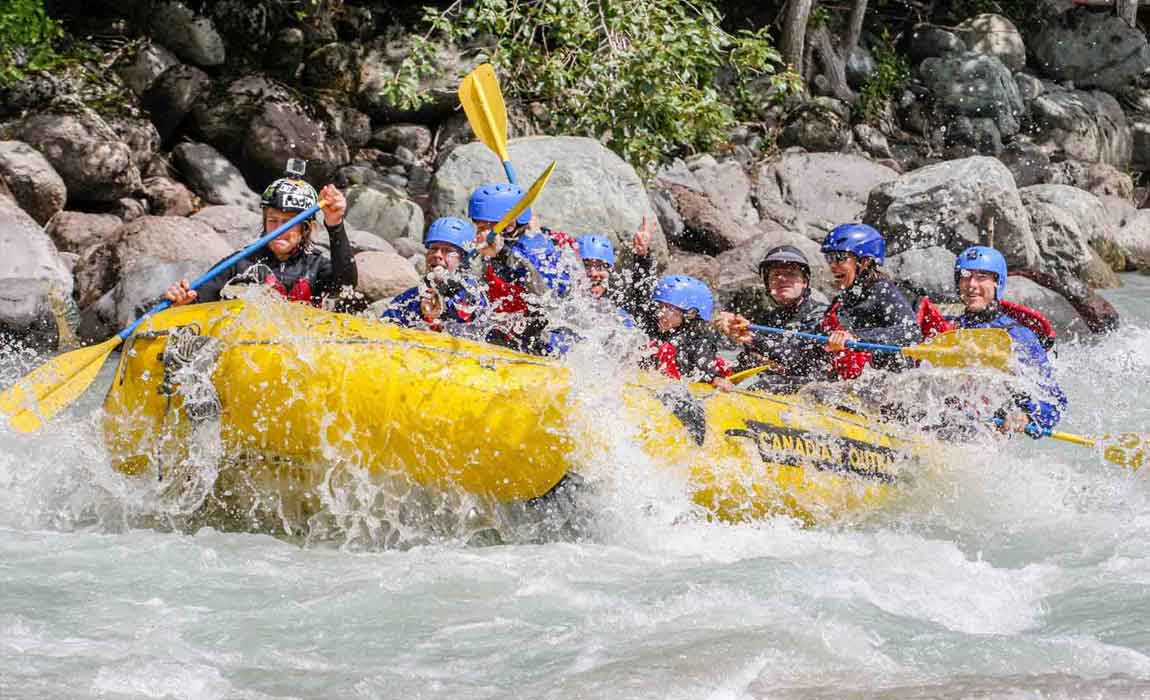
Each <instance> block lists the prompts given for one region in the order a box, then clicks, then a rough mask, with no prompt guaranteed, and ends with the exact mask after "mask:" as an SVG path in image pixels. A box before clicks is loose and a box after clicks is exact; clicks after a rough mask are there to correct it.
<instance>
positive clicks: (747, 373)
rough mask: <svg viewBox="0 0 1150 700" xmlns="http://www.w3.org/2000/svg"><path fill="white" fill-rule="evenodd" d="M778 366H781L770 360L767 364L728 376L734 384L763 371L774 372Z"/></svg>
mask: <svg viewBox="0 0 1150 700" xmlns="http://www.w3.org/2000/svg"><path fill="white" fill-rule="evenodd" d="M778 368H779V366H778V365H776V364H775V363H774V362H768V363H767V364H765V365H759V366H758V367H751V368H749V369H744V370H742V371H741V372H735V373H734V374H732V375H731V376H729V377H727V379H728V380H729V381H730V382H731V383H732V384H738V383H739V382H741V381H743V380H744V379H750V378H751V377H753V376H755V375H756V374H761V373H763V372H773V371H775V370H777V369H778Z"/></svg>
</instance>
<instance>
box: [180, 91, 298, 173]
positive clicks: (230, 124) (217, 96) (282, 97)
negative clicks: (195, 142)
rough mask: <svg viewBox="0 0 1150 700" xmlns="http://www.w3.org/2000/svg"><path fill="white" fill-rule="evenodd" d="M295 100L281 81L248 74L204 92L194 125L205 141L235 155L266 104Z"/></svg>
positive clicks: (193, 113) (193, 120)
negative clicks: (223, 85)
mask: <svg viewBox="0 0 1150 700" xmlns="http://www.w3.org/2000/svg"><path fill="white" fill-rule="evenodd" d="M293 99H294V98H293V97H292V94H291V92H290V91H289V90H288V89H287V88H286V87H284V86H283V85H281V84H280V83H277V82H275V81H274V80H270V79H268V78H265V77H263V76H259V75H247V76H244V77H242V78H238V79H236V80H233V81H231V82H230V83H228V84H227V86H226V87H224V88H222V89H218V88H212V89H208V90H204V91H202V92H201V93H200V96H199V97H198V98H197V99H196V102H195V104H194V105H193V106H192V124H193V126H194V127H195V131H197V132H198V133H199V134H200V135H201V136H202V137H203V140H204V141H206V142H207V143H209V144H211V145H212V146H214V147H215V148H218V149H219V150H220V151H221V152H223V153H225V154H228V155H232V156H235V155H238V154H239V153H240V151H241V150H242V148H243V146H244V142H245V141H246V139H247V135H248V126H249V125H250V124H251V122H252V120H253V119H254V118H255V116H256V115H257V114H259V113H260V112H261V111H262V110H263V109H264V107H265V106H266V105H268V104H272V103H288V104H290V103H292V102H293ZM280 167H281V168H282V167H283V164H282V163H281V164H280Z"/></svg>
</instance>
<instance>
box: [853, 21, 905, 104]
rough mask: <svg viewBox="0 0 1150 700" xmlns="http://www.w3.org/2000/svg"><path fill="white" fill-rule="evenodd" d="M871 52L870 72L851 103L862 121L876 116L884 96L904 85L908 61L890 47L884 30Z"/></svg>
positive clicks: (887, 96) (888, 38)
mask: <svg viewBox="0 0 1150 700" xmlns="http://www.w3.org/2000/svg"><path fill="white" fill-rule="evenodd" d="M871 55H873V56H874V61H875V68H874V72H872V73H871V74H870V77H869V78H867V82H866V85H864V86H863V89H862V91H861V92H860V93H859V99H858V102H857V103H856V104H855V112H856V114H857V115H858V116H861V117H862V118H863V119H865V120H866V121H874V120H875V119H877V118H878V116H879V114H881V113H882V109H883V105H884V104H885V103H886V101H887V99H888V98H890V97H891V96H892V95H894V94H895V93H897V92H898V91H899V90H902V89H903V88H904V87H906V84H907V81H908V80H910V62H909V61H908V60H907V58H906V57H905V56H903V55H902V54H899V53H898V52H897V51H895V50H894V47H893V46H892V44H891V40H890V34H889V33H887V32H886V31H884V32H883V36H882V41H881V42H880V43H878V44H876V45H875V46H874V47H873V48H872V49H871Z"/></svg>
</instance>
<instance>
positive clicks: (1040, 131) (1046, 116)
mask: <svg viewBox="0 0 1150 700" xmlns="http://www.w3.org/2000/svg"><path fill="white" fill-rule="evenodd" d="M1031 119H1032V121H1033V125H1034V129H1033V131H1034V141H1035V143H1037V144H1039V145H1041V146H1043V147H1044V148H1046V150H1047V151H1048V152H1050V153H1051V155H1055V154H1060V155H1062V156H1063V157H1065V158H1069V159H1072V160H1081V161H1086V162H1089V163H1108V164H1110V165H1113V166H1115V167H1117V168H1125V167H1127V166H1128V165H1129V163H1130V155H1131V150H1132V148H1133V138H1132V137H1131V134H1130V126H1129V124H1128V122H1127V120H1126V115H1125V114H1124V113H1123V112H1122V108H1121V106H1120V105H1119V104H1118V101H1117V100H1116V99H1114V97H1113V96H1111V95H1109V94H1107V93H1105V92H1099V91H1097V90H1096V91H1094V92H1082V91H1080V90H1063V89H1059V88H1057V87H1053V88H1052V87H1051V86H1050V85H1049V84H1047V89H1046V90H1045V91H1044V92H1043V94H1042V95H1040V96H1039V97H1037V98H1035V100H1034V102H1033V104H1032V105H1031Z"/></svg>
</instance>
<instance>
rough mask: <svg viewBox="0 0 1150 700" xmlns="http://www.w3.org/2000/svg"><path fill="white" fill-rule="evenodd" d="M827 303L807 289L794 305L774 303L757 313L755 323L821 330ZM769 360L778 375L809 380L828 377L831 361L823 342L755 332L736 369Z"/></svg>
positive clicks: (774, 326) (741, 353) (785, 327)
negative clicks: (815, 298)
mask: <svg viewBox="0 0 1150 700" xmlns="http://www.w3.org/2000/svg"><path fill="white" fill-rule="evenodd" d="M826 311H827V305H826V304H823V303H821V302H817V301H815V300H813V299H811V292H810V290H809V289H808V290H807V291H806V292H804V293H803V298H802V299H801V300H800V301H799V303H798V304H795V305H793V306H775V307H774V308H773V309H771V310H770V311H768V312H766V313H764V314H762V315H761V316H758V317H756V318H755V319H754V322H755V323H756V324H757V325H760V326H768V327H771V328H783V329H785V330H788V331H801V332H803V333H821V332H822V329H821V325H820V324H821V323H822V320H823V316H824V315H825V314H826ZM767 363H773V364H775V365H777V366H778V369H777V370H775V374H779V375H783V376H786V377H795V378H803V379H807V380H818V379H826V378H827V373H828V372H829V371H830V363H829V361H828V356H827V352H826V350H824V349H823V345H822V344H821V343H816V342H813V341H810V340H803V339H802V338H793V337H788V336H785V335H781V334H774V333H758V332H755V333H754V336H753V338H752V340H751V343H750V345H748V346H746V347H744V348H743V351H742V352H740V353H739V358H738V360H737V362H736V367H735V371H740V370H744V369H750V368H751V367H758V366H759V365H764V364H767Z"/></svg>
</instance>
